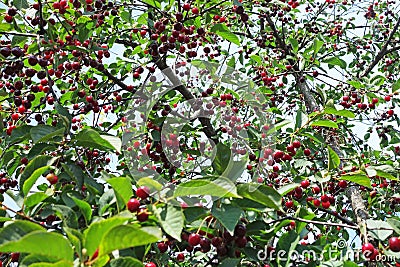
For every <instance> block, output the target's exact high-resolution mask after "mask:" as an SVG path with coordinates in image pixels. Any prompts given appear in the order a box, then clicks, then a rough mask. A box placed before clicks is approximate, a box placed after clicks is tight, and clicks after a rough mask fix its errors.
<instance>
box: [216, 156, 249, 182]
mask: <svg viewBox="0 0 400 267" xmlns="http://www.w3.org/2000/svg"><path fill="white" fill-rule="evenodd" d="M246 166H247V160H246V159H244V160H241V161H234V160H230V161H229V163H228V166H227V167H226V169H225V171H224V173H223V174H221V176H222V177H225V178H227V179H229V180H230V181H232V182H236V180H237V179H238V178H239V177H241V176H242V174H243V171H244V170H245V169H246Z"/></svg>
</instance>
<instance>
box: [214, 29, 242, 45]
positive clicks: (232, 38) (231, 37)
mask: <svg viewBox="0 0 400 267" xmlns="http://www.w3.org/2000/svg"><path fill="white" fill-rule="evenodd" d="M210 31H211V32H214V33H216V34H217V35H219V36H220V37H222V39H225V40H227V41H229V42H231V43H234V44H236V45H240V41H239V38H238V37H237V36H236V35H235V34H234V33H232V32H231V31H230V30H229V28H228V27H227V26H226V25H224V24H215V25H214V26H213V27H212V28H211V30H210Z"/></svg>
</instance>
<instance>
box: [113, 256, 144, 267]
mask: <svg viewBox="0 0 400 267" xmlns="http://www.w3.org/2000/svg"><path fill="white" fill-rule="evenodd" d="M110 266H111V267H143V263H142V262H141V261H139V260H137V259H135V258H132V257H119V258H118V259H113V260H111V261H110Z"/></svg>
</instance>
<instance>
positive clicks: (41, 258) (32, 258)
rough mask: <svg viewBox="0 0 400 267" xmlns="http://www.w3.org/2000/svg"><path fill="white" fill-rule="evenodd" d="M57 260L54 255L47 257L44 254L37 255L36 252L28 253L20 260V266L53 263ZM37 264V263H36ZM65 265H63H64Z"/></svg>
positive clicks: (26, 266)
mask: <svg viewBox="0 0 400 267" xmlns="http://www.w3.org/2000/svg"><path fill="white" fill-rule="evenodd" d="M58 261H59V260H58V259H57V258H54V257H49V256H46V255H38V254H29V255H27V256H25V257H23V259H22V260H21V261H20V263H19V264H20V266H21V267H28V266H29V267H30V266H34V265H35V264H54V263H56V262H58ZM36 266H38V265H36ZM64 266H65V265H64Z"/></svg>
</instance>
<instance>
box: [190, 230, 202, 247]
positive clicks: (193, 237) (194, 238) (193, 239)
mask: <svg viewBox="0 0 400 267" xmlns="http://www.w3.org/2000/svg"><path fill="white" fill-rule="evenodd" d="M188 243H189V245H191V246H193V247H194V246H197V245H198V244H200V235H198V234H196V233H192V234H190V235H189V238H188Z"/></svg>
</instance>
